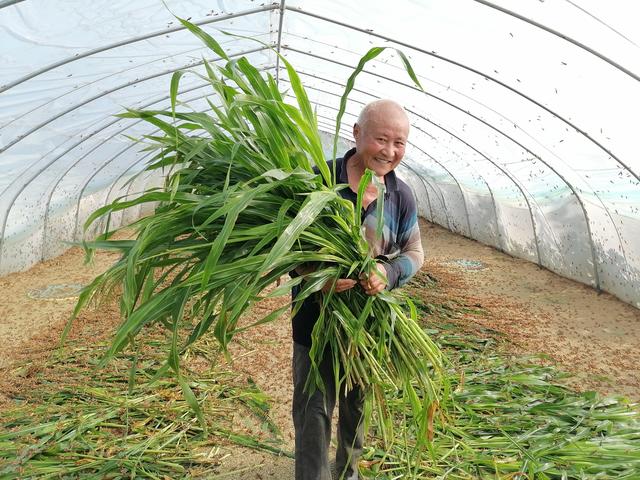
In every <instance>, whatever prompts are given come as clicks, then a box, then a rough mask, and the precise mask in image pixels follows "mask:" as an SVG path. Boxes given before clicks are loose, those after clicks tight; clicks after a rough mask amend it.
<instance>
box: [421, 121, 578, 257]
mask: <svg viewBox="0 0 640 480" xmlns="http://www.w3.org/2000/svg"><path fill="white" fill-rule="evenodd" d="M414 115H416V116H418V117H419V118H421V119H422V120H424V121H425V122H427V123H430V124H431V125H433V126H435V127H436V128H439V129H441V130H442V131H443V132H445V133H446V134H448V135H450V136H451V137H453V138H455V139H456V140H458V141H459V142H460V143H462V144H464V145H466V146H467V147H468V148H470V149H471V150H473V151H474V152H476V153H477V154H478V155H480V156H481V157H482V158H484V159H485V160H487V161H488V162H489V163H491V164H492V165H493V166H494V167H496V168H497V169H498V170H500V172H502V173H503V174H504V175H505V176H506V177H507V178H508V179H509V180H511V182H512V183H513V184H514V185H515V186H516V188H517V189H518V190H519V191H520V194H521V195H522V198H523V199H524V201H525V203H526V204H527V210H528V211H529V219H530V220H531V230H532V232H533V241H534V243H535V246H536V258H537V259H538V266H540V267H541V266H542V257H541V256H540V242H539V239H538V233H537V229H536V222H535V219H534V217H533V209H532V208H531V203H530V202H529V196H530V197H531V198H532V199H533V200H534V203H535V204H536V208H537V210H538V211H540V212H541V213H542V210H541V208H540V206H539V205H538V203H537V202H535V197H534V196H533V195H531V194H530V193H529V191H528V190H527V189H526V188H525V187H524V186H522V185H520V183H521V182H520V181H519V180H516V178H515V177H513V176H512V175H511V174H510V173H509V172H508V171H507V170H506V169H505V168H503V167H502V166H500V165H499V164H498V163H497V162H494V161H493V160H492V159H490V158H489V157H488V156H487V155H485V154H484V153H482V152H481V151H480V150H478V149H477V148H475V147H474V146H472V145H471V144H469V143H468V142H467V141H465V140H463V139H462V138H460V137H459V136H458V135H456V134H455V133H453V132H450V131H449V130H448V129H446V128H444V127H443V126H441V125H439V124H437V123H435V122H433V121H431V120H429V119H428V118H426V117H424V116H422V115H420V114H418V113H415V112H414ZM416 128H417V129H418V130H421V131H423V130H422V129H421V128H420V127H418V126H416ZM425 133H427V132H425ZM481 178H482V180H483V181H484V182H485V184H486V185H487V188H488V189H489V193H490V194H491V199H492V200H493V208H494V212H495V218H496V227H497V229H498V235H499V237H500V238H502V236H503V235H502V234H501V233H500V223H499V222H498V209H497V207H496V203H495V199H494V197H493V191H492V190H491V187H489V184H488V183H487V181H486V180H485V179H484V176H482V175H481ZM569 188H571V187H569ZM525 192H526V193H525ZM583 213H584V215H585V217H586V211H585V212H583ZM542 217H543V218H545V216H544V214H543V213H542ZM503 251H505V250H504V248H503Z"/></svg>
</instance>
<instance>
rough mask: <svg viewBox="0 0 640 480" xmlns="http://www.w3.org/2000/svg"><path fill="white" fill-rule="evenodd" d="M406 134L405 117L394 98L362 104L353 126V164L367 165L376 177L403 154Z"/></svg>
mask: <svg viewBox="0 0 640 480" xmlns="http://www.w3.org/2000/svg"><path fill="white" fill-rule="evenodd" d="M408 136H409V118H408V117H407V113H406V112H405V111H404V108H402V107H401V106H400V105H399V104H398V103H397V102H394V101H393V100H376V101H375V102H371V103H369V104H368V105H366V106H365V107H364V108H363V109H362V112H361V113H360V117H358V122H357V123H356V124H355V125H354V126H353V138H354V139H355V141H356V153H355V154H354V155H353V160H354V163H352V168H355V167H356V166H357V167H358V168H360V169H361V170H362V172H364V171H365V169H367V168H368V169H370V170H372V171H373V172H375V174H376V175H377V176H378V177H384V175H386V174H387V173H389V172H390V171H392V170H393V169H394V168H396V167H397V166H398V164H399V163H400V161H401V160H402V157H403V156H404V151H405V147H406V144H407V138H408Z"/></svg>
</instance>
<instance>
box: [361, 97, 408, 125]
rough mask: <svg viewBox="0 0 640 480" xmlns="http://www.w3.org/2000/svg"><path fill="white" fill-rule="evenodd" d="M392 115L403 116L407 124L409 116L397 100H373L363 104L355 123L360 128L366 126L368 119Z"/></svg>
mask: <svg viewBox="0 0 640 480" xmlns="http://www.w3.org/2000/svg"><path fill="white" fill-rule="evenodd" d="M389 116H394V117H395V118H404V119H405V120H406V123H407V125H409V117H408V116H407V112H406V111H405V109H404V108H402V105H400V104H399V103H398V102H394V101H393V100H388V99H384V98H383V99H380V100H375V101H373V102H371V103H368V104H367V105H365V106H364V108H363V109H362V111H361V112H360V115H359V116H358V122H357V124H358V125H359V126H360V128H366V124H367V122H368V121H370V120H372V119H374V120H376V119H380V118H384V117H389Z"/></svg>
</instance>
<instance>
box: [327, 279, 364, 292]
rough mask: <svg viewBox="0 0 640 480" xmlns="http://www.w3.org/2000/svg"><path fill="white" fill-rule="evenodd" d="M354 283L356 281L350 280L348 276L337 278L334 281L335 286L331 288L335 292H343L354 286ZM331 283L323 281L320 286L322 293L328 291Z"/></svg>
mask: <svg viewBox="0 0 640 480" xmlns="http://www.w3.org/2000/svg"><path fill="white" fill-rule="evenodd" d="M356 283H358V282H357V281H355V280H351V279H350V278H339V279H338V280H336V282H335V288H334V289H333V291H334V292H336V293H340V292H344V291H346V290H349V289H351V288H353V287H355V286H356ZM332 285H333V284H332V282H327V283H325V284H324V287H322V293H329V291H330V290H331V286H332Z"/></svg>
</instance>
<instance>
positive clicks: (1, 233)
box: [0, 47, 266, 265]
mask: <svg viewBox="0 0 640 480" xmlns="http://www.w3.org/2000/svg"><path fill="white" fill-rule="evenodd" d="M264 49H266V47H261V48H258V49H252V50H250V51H247V52H243V53H238V54H235V55H233V56H237V55H245V54H246V53H254V52H256V51H262V50H264ZM217 60H219V59H217ZM214 61H215V60H214ZM202 63H204V62H197V63H195V64H189V65H188V66H189V67H193V66H197V65H201V64H202ZM176 70H180V68H178V69H172V70H169V71H168V72H164V73H163V74H167V73H171V72H173V71H176ZM157 76H159V75H155V74H154V75H151V76H149V77H145V78H142V79H137V80H135V81H134V82H129V83H127V84H126V85H125V86H121V87H119V88H126V87H128V86H131V85H134V84H138V83H142V82H144V81H146V80H149V79H151V78H156V77H157ZM112 91H113V90H110V91H109V92H103V93H102V94H101V95H99V96H98V97H94V98H93V100H95V99H96V98H100V97H102V96H104V95H107V94H108V93H110V92H112ZM86 103H88V101H85V102H82V104H80V105H76V106H74V107H73V108H72V109H71V111H72V110H75V109H76V108H79V107H80V106H82V105H85V104H86ZM67 113H68V112H67ZM57 118H59V117H55V118H52V119H50V120H49V121H48V122H47V123H49V122H51V121H54V120H55V119H57ZM113 123H115V122H113ZM113 123H111V124H109V125H112V124H113ZM109 125H107V126H109ZM103 128H106V127H104V126H103V127H102V128H100V129H98V130H96V131H94V132H92V133H91V134H90V135H88V136H87V137H85V138H84V139H80V140H79V141H78V142H76V143H75V144H74V145H72V146H71V147H70V148H69V149H68V150H66V151H65V152H64V154H66V153H68V151H69V150H71V149H73V148H75V147H77V146H78V145H80V144H82V143H83V141H84V140H86V139H88V138H91V137H93V136H94V135H96V134H97V133H99V132H100V131H102V129H103ZM22 138H24V136H22V137H20V139H22ZM60 146H61V145H59V146H57V147H56V148H58V147H60ZM1 152H2V151H0V153H1ZM61 156H62V155H60V156H58V157H56V158H54V159H53V160H51V161H50V162H48V163H47V164H46V165H44V166H43V167H40V169H38V171H37V172H36V173H35V174H33V175H31V177H30V178H29V179H28V180H27V181H26V182H25V183H24V184H23V185H22V186H21V187H20V188H19V189H18V191H17V192H16V193H15V195H14V196H13V197H12V198H11V200H10V202H9V206H8V208H7V210H6V213H5V216H4V219H3V220H2V224H1V226H0V265H1V264H2V258H1V257H2V246H3V244H4V233H5V231H6V226H7V219H8V217H9V213H10V211H11V209H12V208H13V205H14V203H15V201H16V199H17V198H18V197H19V196H20V194H21V193H22V192H23V191H24V190H25V188H26V187H27V186H28V185H29V184H30V183H31V182H32V181H33V180H34V179H35V178H37V176H38V175H40V174H41V173H42V172H44V171H45V170H46V169H47V168H49V167H50V166H51V165H52V164H54V163H55V162H56V161H57V160H58V159H59V158H60V157H61ZM27 170H28V168H27V169H25V170H23V171H22V172H21V173H20V174H19V175H18V177H17V178H16V179H14V180H13V181H12V182H11V183H9V184H8V185H7V186H6V187H5V189H4V190H3V191H2V192H0V196H1V195H2V194H4V192H6V191H7V190H8V189H9V188H10V187H11V186H12V185H14V184H15V182H16V181H17V180H18V178H20V177H21V176H22V175H23V174H24V173H25V172H26V171H27Z"/></svg>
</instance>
